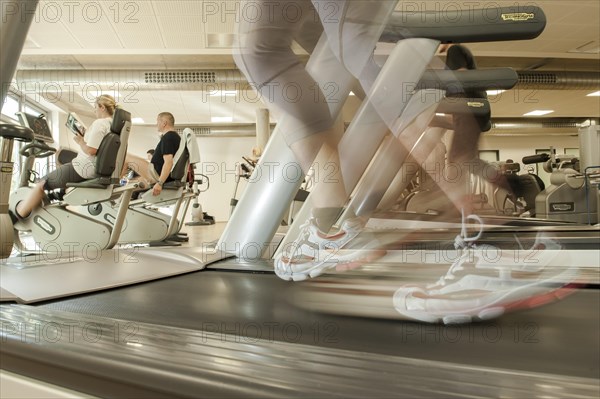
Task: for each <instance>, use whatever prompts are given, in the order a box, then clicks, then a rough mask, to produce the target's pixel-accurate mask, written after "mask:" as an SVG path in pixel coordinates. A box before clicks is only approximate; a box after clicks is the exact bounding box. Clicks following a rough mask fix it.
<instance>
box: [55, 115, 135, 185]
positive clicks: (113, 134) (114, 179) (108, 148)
mask: <svg viewBox="0 0 600 399" xmlns="http://www.w3.org/2000/svg"><path fill="white" fill-rule="evenodd" d="M130 129H131V113H129V112H127V111H125V110H124V109H121V108H117V109H115V113H114V114H113V121H112V124H111V126H110V132H109V133H108V134H107V135H106V136H104V138H103V139H102V142H101V143H100V146H99V147H98V151H97V152H96V174H97V175H98V177H96V178H94V179H90V180H86V181H84V182H81V183H68V184H67V187H87V188H106V187H108V186H109V185H111V184H119V181H120V179H119V177H120V176H119V173H120V169H121V166H122V162H123V160H124V154H125V152H126V151H127V139H128V138H129V130H130ZM123 141H124V142H125V146H123V148H122V147H121V142H123ZM117 162H119V164H120V165H121V166H118V165H117ZM117 166H118V167H117Z"/></svg>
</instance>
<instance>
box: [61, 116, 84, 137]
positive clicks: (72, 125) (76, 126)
mask: <svg viewBox="0 0 600 399" xmlns="http://www.w3.org/2000/svg"><path fill="white" fill-rule="evenodd" d="M65 125H66V126H67V127H68V128H69V130H70V131H71V132H72V133H73V134H78V135H80V136H83V135H84V134H85V131H86V130H87V126H85V123H83V122H82V121H81V119H79V116H78V115H77V114H76V113H74V112H72V113H70V114H69V116H68V117H67V123H66V124H65Z"/></svg>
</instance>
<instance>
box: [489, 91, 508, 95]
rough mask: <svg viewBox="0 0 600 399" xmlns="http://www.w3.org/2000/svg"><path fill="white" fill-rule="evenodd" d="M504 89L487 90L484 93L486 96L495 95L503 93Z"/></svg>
mask: <svg viewBox="0 0 600 399" xmlns="http://www.w3.org/2000/svg"><path fill="white" fill-rule="evenodd" d="M505 91H506V90H487V91H486V93H487V95H488V96H497V95H498V94H500V93H504V92H505Z"/></svg>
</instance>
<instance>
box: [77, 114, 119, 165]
mask: <svg viewBox="0 0 600 399" xmlns="http://www.w3.org/2000/svg"><path fill="white" fill-rule="evenodd" d="M109 131H110V121H108V120H104V119H96V120H95V121H94V122H93V123H92V125H91V126H90V128H89V129H88V130H87V132H86V134H85V136H80V135H78V134H76V135H74V139H75V142H76V143H77V144H79V147H80V148H81V151H82V152H83V153H85V154H87V155H90V156H95V155H96V153H97V152H98V147H100V143H101V142H102V139H103V138H104V136H106V134H107V133H108V132H109ZM86 138H87V141H86Z"/></svg>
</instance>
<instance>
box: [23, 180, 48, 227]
mask: <svg viewBox="0 0 600 399" xmlns="http://www.w3.org/2000/svg"><path fill="white" fill-rule="evenodd" d="M44 184H46V181H45V180H42V181H40V182H39V183H38V184H36V185H35V187H33V189H32V190H31V193H30V194H29V196H28V197H27V198H26V199H24V200H23V201H21V202H19V203H18V204H17V208H16V210H17V214H18V216H20V217H22V218H26V217H28V216H29V215H30V214H31V212H32V211H33V210H34V209H35V208H37V207H38V206H40V205H41V203H42V198H43V197H44Z"/></svg>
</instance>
